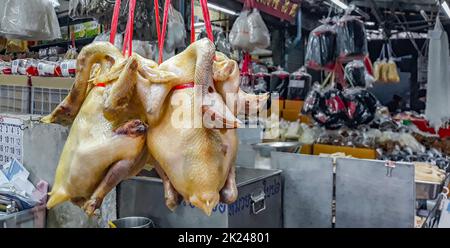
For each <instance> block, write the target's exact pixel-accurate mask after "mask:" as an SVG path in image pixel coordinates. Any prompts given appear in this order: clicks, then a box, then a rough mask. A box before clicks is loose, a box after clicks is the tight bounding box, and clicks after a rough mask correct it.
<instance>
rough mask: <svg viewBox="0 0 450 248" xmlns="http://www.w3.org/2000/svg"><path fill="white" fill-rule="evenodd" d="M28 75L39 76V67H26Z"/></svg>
mask: <svg viewBox="0 0 450 248" xmlns="http://www.w3.org/2000/svg"><path fill="white" fill-rule="evenodd" d="M26 72H27V75H28V76H38V75H39V72H38V68H37V67H36V66H28V67H27V69H26Z"/></svg>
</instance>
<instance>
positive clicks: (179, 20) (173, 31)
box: [165, 5, 187, 51]
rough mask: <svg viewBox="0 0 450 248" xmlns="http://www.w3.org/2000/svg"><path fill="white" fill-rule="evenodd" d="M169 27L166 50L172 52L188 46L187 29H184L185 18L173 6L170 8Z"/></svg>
mask: <svg viewBox="0 0 450 248" xmlns="http://www.w3.org/2000/svg"><path fill="white" fill-rule="evenodd" d="M167 25H168V28H167V39H166V43H165V46H166V49H167V50H168V51H172V50H175V49H177V48H182V47H184V46H185V45H186V44H185V40H186V36H187V35H186V29H185V28H184V20H183V16H181V13H180V12H178V11H177V10H176V9H174V8H173V6H172V5H170V7H169V20H168V24H167Z"/></svg>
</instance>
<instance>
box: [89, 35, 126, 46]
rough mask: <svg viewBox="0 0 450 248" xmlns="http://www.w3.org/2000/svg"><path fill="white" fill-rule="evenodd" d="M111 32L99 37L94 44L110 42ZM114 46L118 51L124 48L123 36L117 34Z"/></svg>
mask: <svg viewBox="0 0 450 248" xmlns="http://www.w3.org/2000/svg"><path fill="white" fill-rule="evenodd" d="M110 34H111V32H106V33H101V34H99V35H97V36H96V37H95V39H94V41H93V42H99V41H106V42H109V37H110ZM114 46H115V47H117V48H118V49H122V47H123V34H116V37H115V38H114Z"/></svg>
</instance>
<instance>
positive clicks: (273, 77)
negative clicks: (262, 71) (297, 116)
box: [270, 67, 289, 100]
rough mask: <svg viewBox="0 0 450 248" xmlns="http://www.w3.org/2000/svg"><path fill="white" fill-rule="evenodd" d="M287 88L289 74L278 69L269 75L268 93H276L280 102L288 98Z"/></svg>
mask: <svg viewBox="0 0 450 248" xmlns="http://www.w3.org/2000/svg"><path fill="white" fill-rule="evenodd" d="M288 87H289V72H286V71H284V70H283V69H282V68H280V67H278V69H277V70H276V71H274V72H272V73H271V74H270V92H272V93H274V92H277V93H278V94H279V96H280V100H286V99H287V96H288Z"/></svg>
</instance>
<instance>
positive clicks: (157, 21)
mask: <svg viewBox="0 0 450 248" xmlns="http://www.w3.org/2000/svg"><path fill="white" fill-rule="evenodd" d="M153 2H154V5H155V21H156V34H157V35H158V44H159V41H160V40H161V19H160V18H159V0H154V1H153Z"/></svg>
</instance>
